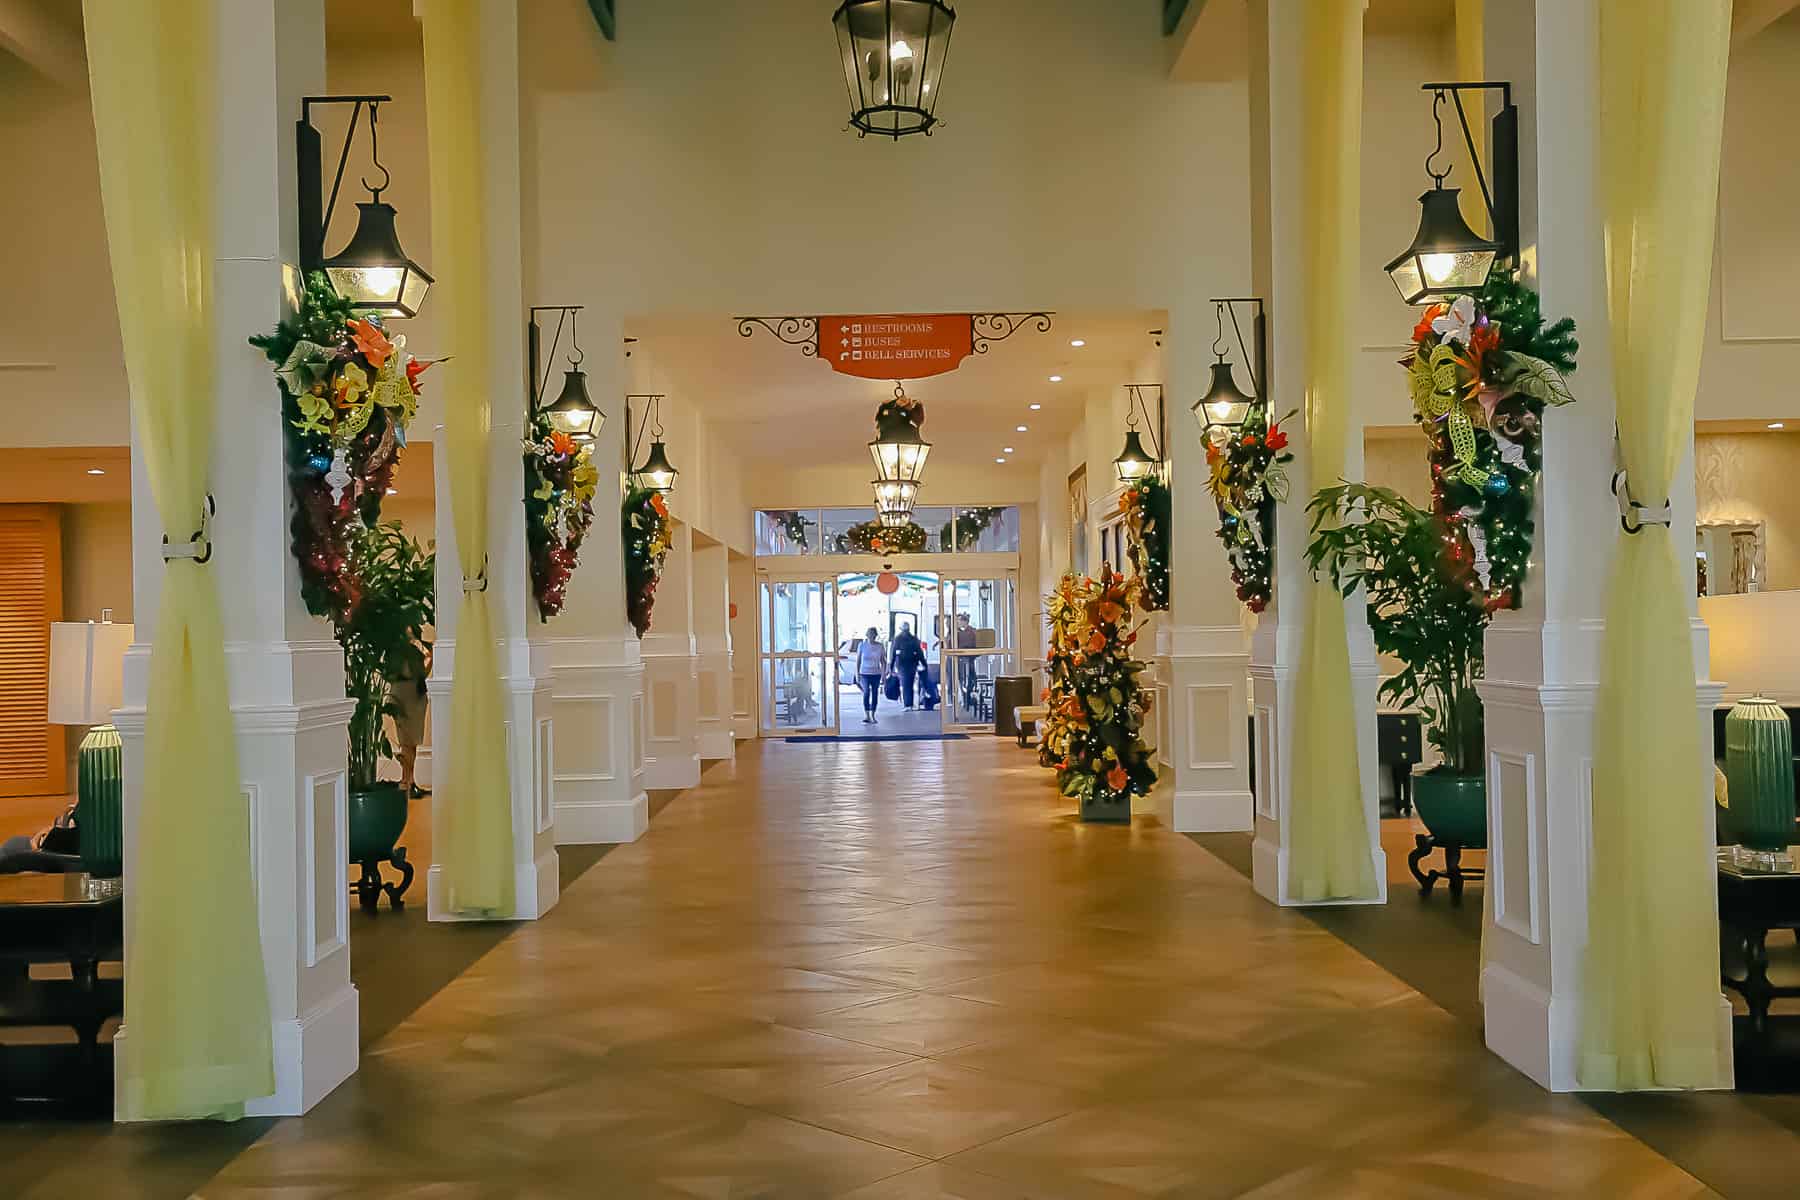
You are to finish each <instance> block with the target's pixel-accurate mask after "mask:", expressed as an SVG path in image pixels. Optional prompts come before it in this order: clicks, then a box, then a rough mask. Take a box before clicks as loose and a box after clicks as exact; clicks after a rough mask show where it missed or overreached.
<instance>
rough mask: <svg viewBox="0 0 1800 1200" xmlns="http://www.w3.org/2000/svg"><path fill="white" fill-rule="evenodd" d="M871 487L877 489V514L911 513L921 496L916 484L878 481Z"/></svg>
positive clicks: (885, 480)
mask: <svg viewBox="0 0 1800 1200" xmlns="http://www.w3.org/2000/svg"><path fill="white" fill-rule="evenodd" d="M870 486H871V487H873V488H874V489H875V511H876V512H908V513H910V512H911V511H912V509H913V501H914V500H915V499H917V498H918V495H919V485H918V484H916V483H904V482H901V481H898V480H887V479H877V480H875V481H874V482H873V483H871V484H870Z"/></svg>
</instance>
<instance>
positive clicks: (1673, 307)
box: [1577, 0, 1731, 1089]
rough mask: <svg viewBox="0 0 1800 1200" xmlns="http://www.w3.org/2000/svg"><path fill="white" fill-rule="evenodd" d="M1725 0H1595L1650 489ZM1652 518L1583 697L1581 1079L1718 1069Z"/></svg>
mask: <svg viewBox="0 0 1800 1200" xmlns="http://www.w3.org/2000/svg"><path fill="white" fill-rule="evenodd" d="M1730 38H1731V5H1730V4H1729V3H1728V0H1600V64H1599V65H1600V136H1599V137H1598V139H1597V145H1598V148H1599V153H1600V168H1601V189H1602V190H1601V204H1602V209H1603V212H1604V216H1605V223H1606V229H1605V234H1606V273H1607V311H1608V315H1609V317H1610V320H1611V327H1612V348H1613V364H1612V366H1613V385H1614V388H1615V389H1616V391H1617V393H1618V422H1619V441H1620V446H1621V449H1622V452H1623V456H1624V460H1625V470H1626V473H1627V479H1628V480H1629V487H1630V491H1631V494H1632V496H1633V498H1634V499H1635V500H1636V501H1637V502H1638V503H1640V504H1643V505H1647V506H1649V507H1651V508H1660V507H1661V505H1662V503H1663V501H1664V499H1665V498H1666V497H1667V496H1668V494H1669V481H1670V480H1671V478H1673V476H1674V474H1675V470H1676V468H1677V466H1678V465H1679V464H1680V462H1681V457H1682V454H1683V452H1684V450H1685V448H1686V446H1687V441H1688V439H1689V438H1690V437H1691V436H1692V435H1693V429H1694V389H1695V386H1696V384H1697V382H1698V380H1699V375H1700V347H1701V339H1702V336H1703V333H1704V328H1705V322H1706V304H1707V293H1708V289H1709V285H1710V281H1711V273H1712V252H1713V224H1714V215H1715V212H1716V207H1717V201H1718V185H1719V140H1720V133H1721V128H1722V124H1723V120H1724V108H1725V68H1726V59H1727V54H1728V49H1729V46H1730ZM1683 545H1686V546H1687V551H1686V552H1687V553H1689V554H1691V553H1693V547H1692V544H1691V539H1689V540H1687V541H1683V540H1682V539H1681V538H1679V537H1677V536H1676V535H1675V534H1674V533H1672V532H1671V530H1670V529H1668V528H1667V527H1666V526H1663V525H1645V526H1644V527H1643V529H1642V532H1640V533H1637V534H1635V535H1621V536H1620V538H1619V539H1618V548H1617V552H1616V553H1615V554H1614V556H1613V567H1612V579H1611V581H1610V583H1609V585H1608V587H1609V593H1608V603H1607V615H1606V642H1605V649H1604V652H1603V658H1602V664H1601V672H1600V692H1599V696H1598V699H1597V702H1596V703H1597V705H1598V707H1597V709H1596V711H1595V716H1594V743H1595V746H1594V782H1593V831H1594V833H1593V847H1594V848H1593V865H1592V875H1591V877H1590V881H1589V886H1588V949H1587V957H1586V965H1585V972H1584V977H1583V989H1582V990H1583V1012H1582V1025H1581V1057H1580V1060H1579V1063H1578V1066H1577V1078H1578V1080H1579V1082H1580V1083H1581V1086H1583V1087H1585V1088H1601V1089H1615V1088H1616V1089H1625V1088H1670V1087H1706V1086H1718V1085H1721V1084H1723V1083H1724V1082H1725V1080H1726V1078H1727V1077H1728V1067H1727V1059H1726V1057H1725V1054H1726V1052H1727V1049H1728V1048H1727V1047H1723V1046H1721V1045H1720V1044H1719V1037H1718V1031H1719V1020H1718V1015H1719V1008H1718V1006H1719V949H1718V925H1717V922H1716V919H1715V899H1714V888H1715V882H1714V868H1713V864H1712V856H1711V855H1710V854H1709V853H1708V847H1709V846H1710V845H1711V838H1710V834H1711V830H1712V819H1711V816H1710V815H1709V814H1710V809H1711V802H1710V798H1709V797H1708V796H1707V795H1706V793H1705V791H1704V789H1703V787H1702V783H1701V773H1700V767H1701V762H1700V732H1699V724H1698V721H1699V718H1698V713H1697V711H1696V706H1697V703H1698V701H1697V698H1696V696H1695V691H1694V661H1693V648H1692V641H1691V633H1690V630H1689V625H1688V601H1687V592H1686V585H1685V577H1684V575H1683V572H1682V569H1681V565H1680V563H1679V560H1678V555H1679V554H1681V553H1682V550H1681V546H1683Z"/></svg>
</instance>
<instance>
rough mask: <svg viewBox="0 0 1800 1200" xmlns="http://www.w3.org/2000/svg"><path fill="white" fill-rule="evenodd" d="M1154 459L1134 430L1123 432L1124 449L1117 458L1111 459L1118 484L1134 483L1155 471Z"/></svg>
mask: <svg viewBox="0 0 1800 1200" xmlns="http://www.w3.org/2000/svg"><path fill="white" fill-rule="evenodd" d="M1156 462H1157V460H1156V459H1155V458H1152V457H1151V455H1150V452H1149V451H1148V450H1145V449H1144V443H1143V442H1142V441H1141V440H1140V439H1139V437H1138V431H1137V430H1136V429H1128V430H1126V432H1125V449H1123V450H1121V451H1120V452H1119V457H1117V458H1115V459H1113V468H1114V469H1115V470H1116V471H1118V473H1119V482H1120V483H1136V482H1137V481H1138V480H1140V479H1142V478H1143V477H1144V476H1146V475H1148V474H1150V472H1151V471H1154V470H1155V469H1156Z"/></svg>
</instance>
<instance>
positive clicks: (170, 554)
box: [162, 492, 217, 563]
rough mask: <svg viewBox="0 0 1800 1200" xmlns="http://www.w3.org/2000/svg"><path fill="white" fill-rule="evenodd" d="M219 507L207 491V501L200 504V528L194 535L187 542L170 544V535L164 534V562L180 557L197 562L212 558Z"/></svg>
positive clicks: (207, 560)
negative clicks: (214, 522) (215, 516)
mask: <svg viewBox="0 0 1800 1200" xmlns="http://www.w3.org/2000/svg"><path fill="white" fill-rule="evenodd" d="M215 511H217V507H216V506H215V505H214V504H213V496H212V493H211V492H208V493H206V502H205V503H204V504H202V505H201V506H200V528H199V529H196V530H195V531H194V536H193V537H191V538H189V539H188V540H187V541H185V542H177V543H176V544H175V545H172V546H171V545H170V544H169V535H168V534H166V533H165V534H163V540H162V556H163V561H164V562H173V561H175V560H176V559H178V558H187V559H192V560H193V561H194V562H196V563H204V562H209V561H211V559H212V550H213V548H212V519H213V513H214V512H215Z"/></svg>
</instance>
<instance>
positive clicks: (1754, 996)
mask: <svg viewBox="0 0 1800 1200" xmlns="http://www.w3.org/2000/svg"><path fill="white" fill-rule="evenodd" d="M1795 850H1800V847H1793V848H1790V853H1791V852H1793V851H1795ZM1719 927H1720V928H1719V934H1720V937H1719V948H1720V954H1721V957H1723V956H1724V955H1725V954H1726V953H1727V952H1728V951H1730V950H1732V949H1735V950H1737V951H1738V952H1739V953H1741V954H1742V956H1743V962H1744V973H1743V975H1742V976H1741V977H1739V978H1733V977H1732V976H1731V975H1730V974H1729V973H1728V972H1727V971H1726V970H1725V969H1724V964H1721V969H1720V977H1721V980H1722V981H1723V983H1724V985H1725V986H1726V987H1728V988H1730V989H1731V990H1732V991H1734V992H1736V993H1738V994H1739V995H1740V996H1742V997H1743V998H1744V1003H1745V1004H1747V1005H1749V1007H1750V1029H1751V1032H1752V1033H1754V1034H1755V1035H1756V1036H1757V1037H1759V1038H1760V1037H1762V1036H1764V1035H1765V1034H1767V1033H1768V1028H1769V1005H1770V1004H1771V1003H1772V1002H1773V1001H1775V1000H1778V999H1784V998H1789V997H1794V996H1800V987H1777V986H1776V985H1775V984H1773V983H1771V982H1770V981H1769V951H1768V947H1767V945H1766V944H1765V943H1766V942H1767V940H1768V936H1769V932H1770V930H1774V929H1800V874H1794V875H1773V874H1768V873H1764V872H1758V871H1746V870H1742V869H1740V868H1739V867H1738V865H1737V864H1736V863H1735V862H1733V861H1732V858H1731V851H1730V850H1728V849H1724V848H1721V849H1720V850H1719Z"/></svg>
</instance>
